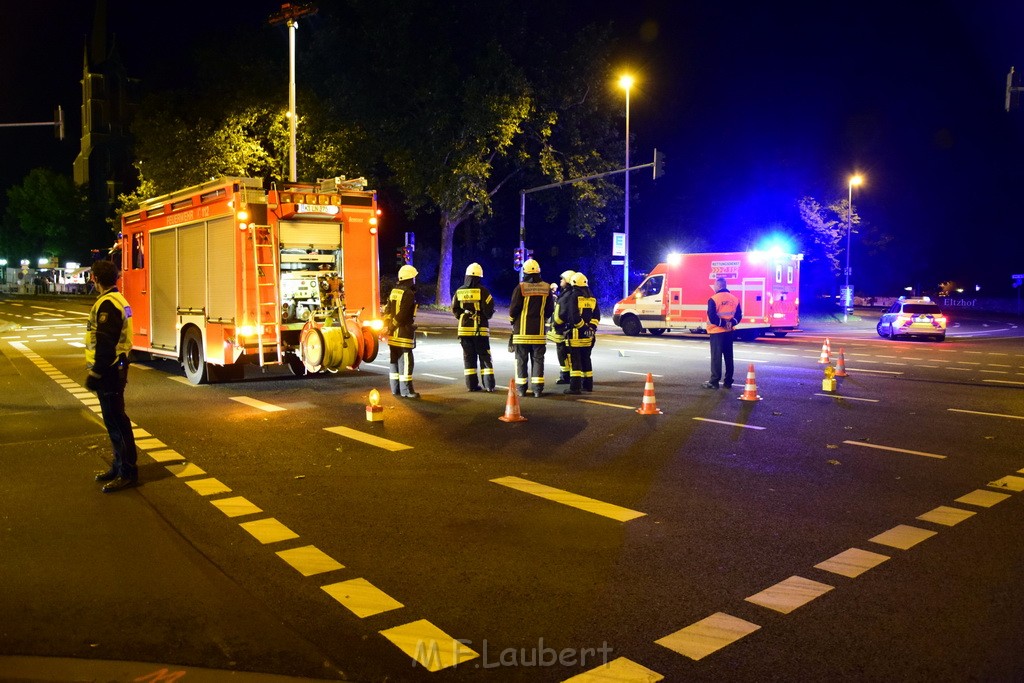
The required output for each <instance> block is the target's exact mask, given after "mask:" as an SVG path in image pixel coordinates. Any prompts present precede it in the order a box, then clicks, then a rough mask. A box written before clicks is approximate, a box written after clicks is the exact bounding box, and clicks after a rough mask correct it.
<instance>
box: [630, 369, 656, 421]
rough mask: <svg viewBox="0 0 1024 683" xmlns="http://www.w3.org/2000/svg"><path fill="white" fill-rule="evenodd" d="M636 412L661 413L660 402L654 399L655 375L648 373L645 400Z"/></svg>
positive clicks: (644, 413) (645, 413)
mask: <svg viewBox="0 0 1024 683" xmlns="http://www.w3.org/2000/svg"><path fill="white" fill-rule="evenodd" d="M636 412H638V413H640V414H641V415H661V414H662V413H661V411H660V410H658V402H657V401H656V400H654V376H653V375H651V373H649V372H648V373H647V384H645V385H644V400H643V402H642V403H641V404H640V407H639V408H637V409H636Z"/></svg>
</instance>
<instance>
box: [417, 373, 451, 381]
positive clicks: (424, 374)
mask: <svg viewBox="0 0 1024 683" xmlns="http://www.w3.org/2000/svg"><path fill="white" fill-rule="evenodd" d="M420 375H421V376H422V377H433V378H435V379H446V380H448V381H449V382H454V381H455V380H457V379H458V377H447V376H445V375H431V374H430V373H429V372H422V373H420Z"/></svg>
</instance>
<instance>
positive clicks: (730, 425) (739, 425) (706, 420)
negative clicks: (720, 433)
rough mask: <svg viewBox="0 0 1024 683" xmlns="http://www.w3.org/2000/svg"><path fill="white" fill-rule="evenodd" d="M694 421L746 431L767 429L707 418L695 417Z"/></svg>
mask: <svg viewBox="0 0 1024 683" xmlns="http://www.w3.org/2000/svg"><path fill="white" fill-rule="evenodd" d="M693 419H694V420H697V421H699V422H714V423H715V424H720V425H727V426H729V427H743V428H744V429H766V427H758V426H757V425H745V424H740V423H739V422H725V421H723V420H711V419H709V418H706V417H695V418H693Z"/></svg>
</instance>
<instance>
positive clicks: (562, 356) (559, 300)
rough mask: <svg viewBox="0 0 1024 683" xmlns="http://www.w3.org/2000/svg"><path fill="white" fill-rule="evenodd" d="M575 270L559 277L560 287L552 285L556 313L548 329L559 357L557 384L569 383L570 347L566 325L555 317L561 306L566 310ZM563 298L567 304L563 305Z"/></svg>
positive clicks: (549, 338)
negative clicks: (568, 345) (567, 343)
mask: <svg viewBox="0 0 1024 683" xmlns="http://www.w3.org/2000/svg"><path fill="white" fill-rule="evenodd" d="M575 274H576V271H575V270H567V271H565V272H563V273H562V274H561V276H560V277H559V282H558V286H557V287H556V286H555V285H551V294H552V296H554V297H555V312H554V313H553V314H552V316H551V325H550V327H549V328H548V341H550V342H554V344H555V355H556V356H557V357H558V381H557V382H555V384H568V383H569V347H567V346H566V345H565V325H564V324H560V323H556V322H555V315H557V313H558V308H559V306H561V307H562V310H563V311H564V310H565V306H566V304H567V303H568V298H566V297H568V295H569V293H570V292H571V291H572V276H573V275H575ZM563 298H564V299H565V303H563Z"/></svg>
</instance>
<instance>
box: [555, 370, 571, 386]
mask: <svg viewBox="0 0 1024 683" xmlns="http://www.w3.org/2000/svg"><path fill="white" fill-rule="evenodd" d="M568 383H569V370H568V369H563V370H562V371H561V372H559V373H558V381H557V382H555V384H568Z"/></svg>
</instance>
